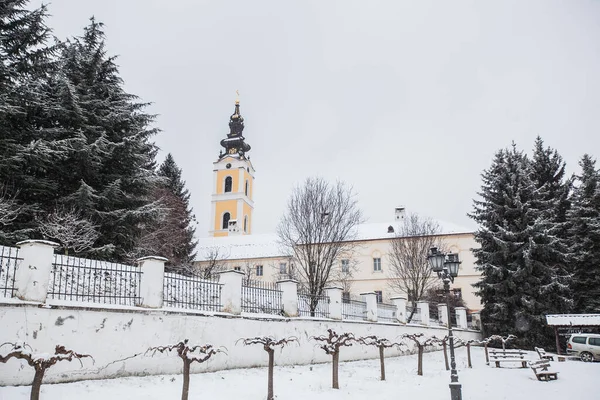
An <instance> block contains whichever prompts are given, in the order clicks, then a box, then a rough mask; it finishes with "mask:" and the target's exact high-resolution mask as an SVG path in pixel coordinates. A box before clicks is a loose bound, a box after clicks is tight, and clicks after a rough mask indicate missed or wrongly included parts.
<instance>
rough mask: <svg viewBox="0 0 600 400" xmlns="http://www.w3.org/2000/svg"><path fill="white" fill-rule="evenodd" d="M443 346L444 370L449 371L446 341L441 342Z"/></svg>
mask: <svg viewBox="0 0 600 400" xmlns="http://www.w3.org/2000/svg"><path fill="white" fill-rule="evenodd" d="M442 346H444V362H445V363H446V371H450V366H449V365H448V344H447V343H446V342H444V343H442Z"/></svg>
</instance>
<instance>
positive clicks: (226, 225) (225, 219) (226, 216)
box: [221, 212, 231, 229]
mask: <svg viewBox="0 0 600 400" xmlns="http://www.w3.org/2000/svg"><path fill="white" fill-rule="evenodd" d="M230 219H231V214H229V213H228V212H226V213H225V214H223V226H222V227H221V228H222V229H228V228H229V220H230Z"/></svg>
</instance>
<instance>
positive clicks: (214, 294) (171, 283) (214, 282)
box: [163, 272, 223, 311]
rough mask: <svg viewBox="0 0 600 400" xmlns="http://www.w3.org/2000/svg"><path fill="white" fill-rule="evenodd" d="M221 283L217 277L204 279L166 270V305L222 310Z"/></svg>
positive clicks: (164, 301)
mask: <svg viewBox="0 0 600 400" xmlns="http://www.w3.org/2000/svg"><path fill="white" fill-rule="evenodd" d="M222 286H223V285H221V284H219V282H218V276H217V278H215V279H202V278H200V277H197V276H185V275H179V274H175V273H170V272H166V273H165V278H164V281H163V304H164V305H165V306H166V307H175V308H187V309H192V310H203V311H221V289H222Z"/></svg>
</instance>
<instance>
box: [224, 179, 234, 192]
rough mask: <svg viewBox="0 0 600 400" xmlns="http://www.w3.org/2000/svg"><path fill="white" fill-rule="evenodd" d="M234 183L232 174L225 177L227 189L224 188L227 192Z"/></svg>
mask: <svg viewBox="0 0 600 400" xmlns="http://www.w3.org/2000/svg"><path fill="white" fill-rule="evenodd" d="M232 184H233V179H232V178H231V177H230V176H228V177H227V178H225V190H224V192H225V193H229V192H231V186H232Z"/></svg>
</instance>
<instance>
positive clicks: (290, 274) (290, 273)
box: [288, 263, 294, 276]
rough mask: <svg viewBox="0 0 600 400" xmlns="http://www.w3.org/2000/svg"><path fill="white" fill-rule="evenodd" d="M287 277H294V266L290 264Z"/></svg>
mask: <svg viewBox="0 0 600 400" xmlns="http://www.w3.org/2000/svg"><path fill="white" fill-rule="evenodd" d="M288 275H289V276H293V275H294V264H292V263H290V269H289V271H288Z"/></svg>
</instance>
